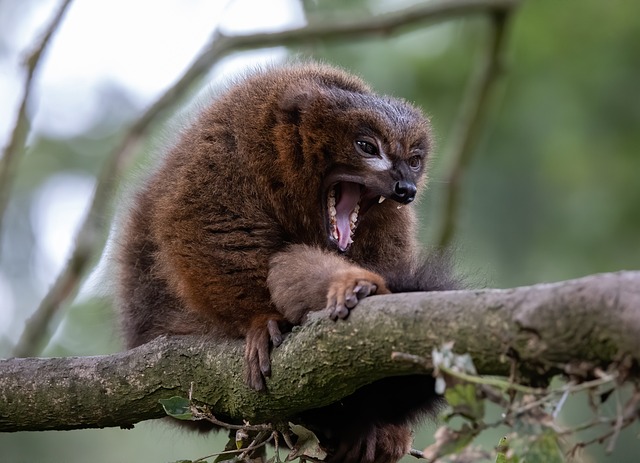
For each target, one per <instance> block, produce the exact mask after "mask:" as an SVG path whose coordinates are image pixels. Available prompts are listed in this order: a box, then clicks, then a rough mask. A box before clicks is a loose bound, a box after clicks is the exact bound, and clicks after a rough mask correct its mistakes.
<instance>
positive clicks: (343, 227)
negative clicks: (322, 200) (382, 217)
mask: <svg viewBox="0 0 640 463" xmlns="http://www.w3.org/2000/svg"><path fill="white" fill-rule="evenodd" d="M377 198H379V199H377ZM376 200H377V202H382V201H384V196H375V197H374V196H372V193H371V192H370V191H368V190H367V188H366V187H365V186H364V185H361V184H359V183H354V182H345V181H342V182H338V183H336V184H334V185H333V186H332V187H331V188H329V193H328V198H327V211H328V214H329V235H330V238H331V239H333V240H334V241H335V242H336V244H337V245H338V248H339V249H340V251H342V252H345V251H346V250H347V249H348V248H349V245H350V244H351V243H353V234H354V232H355V230H356V228H357V227H358V224H359V222H360V220H361V217H362V216H363V215H364V213H365V212H366V211H367V210H368V209H369V208H370V207H371V206H372V205H373V204H374V203H375V202H376Z"/></svg>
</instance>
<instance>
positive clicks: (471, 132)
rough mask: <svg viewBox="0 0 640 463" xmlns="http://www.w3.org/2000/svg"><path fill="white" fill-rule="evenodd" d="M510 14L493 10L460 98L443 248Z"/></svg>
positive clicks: (494, 80) (498, 68)
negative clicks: (482, 45)
mask: <svg viewBox="0 0 640 463" xmlns="http://www.w3.org/2000/svg"><path fill="white" fill-rule="evenodd" d="M509 18H510V13H509V12H508V11H496V12H494V13H493V15H492V16H491V17H490V19H491V25H490V26H491V29H490V32H489V38H488V41H487V45H486V50H485V52H484V54H483V55H482V56H481V59H480V60H479V61H478V65H477V69H476V70H475V72H474V73H473V75H472V76H471V80H470V82H469V86H468V88H467V92H466V96H465V98H464V99H463V100H462V104H461V106H460V111H459V114H458V118H457V120H456V124H455V126H454V128H453V132H452V135H451V137H450V138H449V140H450V146H451V148H450V152H449V153H447V154H446V155H445V158H446V159H451V169H450V171H449V173H448V175H447V180H446V184H447V190H446V194H445V200H444V202H445V204H444V213H443V219H444V220H443V223H442V227H441V231H440V236H439V238H438V240H437V243H438V246H439V247H441V248H446V247H447V246H449V245H450V244H451V240H452V239H453V235H454V232H455V227H456V221H457V219H458V209H459V207H460V193H461V189H462V179H463V177H464V174H465V172H466V170H467V168H468V167H469V164H470V163H471V159H472V157H473V153H474V149H475V147H476V145H477V142H478V138H479V136H480V134H481V133H482V126H483V123H484V122H485V119H486V114H487V112H488V110H489V102H490V99H491V94H492V90H493V89H494V87H495V86H496V83H497V82H498V77H499V76H500V73H501V70H502V67H503V66H502V60H503V54H504V49H505V46H506V42H507V40H506V34H507V30H506V29H507V26H508V23H509Z"/></svg>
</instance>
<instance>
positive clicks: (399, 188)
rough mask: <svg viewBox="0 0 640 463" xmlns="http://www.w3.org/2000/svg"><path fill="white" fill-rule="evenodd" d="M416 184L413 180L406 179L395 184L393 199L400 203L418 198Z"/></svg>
mask: <svg viewBox="0 0 640 463" xmlns="http://www.w3.org/2000/svg"><path fill="white" fill-rule="evenodd" d="M417 191H418V189H417V188H416V184H415V183H413V182H407V181H406V180H400V181H398V182H396V184H395V185H394V186H393V196H392V197H391V199H393V200H394V201H398V202H399V203H403V204H409V203H410V202H411V201H413V200H414V199H416V192H417Z"/></svg>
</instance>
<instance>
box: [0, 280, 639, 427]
mask: <svg viewBox="0 0 640 463" xmlns="http://www.w3.org/2000/svg"><path fill="white" fill-rule="evenodd" d="M451 340H455V342H456V351H458V352H468V353H469V354H471V356H472V357H473V359H474V361H475V364H476V367H477V369H478V371H479V372H480V373H481V374H485V375H508V374H509V373H510V370H511V363H510V362H507V361H505V360H504V358H503V357H504V355H505V354H509V355H512V356H515V357H516V358H517V359H518V364H517V366H518V369H519V371H520V372H521V373H522V375H523V377H524V378H525V379H527V378H528V379H533V380H539V379H541V378H548V377H550V376H552V375H554V374H557V373H559V372H561V371H562V368H563V367H564V366H571V365H574V364H578V363H583V362H588V363H590V364H592V365H594V366H596V365H599V366H607V365H609V364H611V363H612V362H614V361H616V359H618V358H619V357H620V356H621V355H622V354H629V355H631V356H632V358H633V359H634V360H635V361H636V362H637V361H638V360H640V272H639V271H636V272H619V273H609V274H600V275H592V276H588V277H585V278H581V279H577V280H570V281H565V282H561V283H553V284H541V285H534V286H528V287H521V288H514V289H506V290H497V289H490V290H482V291H450V292H433V293H406V294H393V295H386V296H376V297H371V298H367V299H365V300H364V301H362V302H360V304H359V306H358V308H357V309H356V310H354V311H353V313H352V315H351V316H350V318H349V320H347V321H339V322H337V323H334V322H332V321H330V320H328V319H327V317H326V314H325V313H324V312H318V313H316V314H314V316H313V317H312V318H311V320H310V321H309V322H308V323H307V324H305V325H304V326H301V327H299V328H297V329H296V330H294V332H293V333H292V334H291V335H290V336H289V337H288V338H287V339H286V340H285V342H284V343H283V344H282V345H281V346H280V347H278V348H277V349H275V350H274V352H273V376H272V378H271V379H270V380H269V382H268V389H269V391H268V393H257V392H254V391H251V390H249V389H248V388H247V387H246V386H245V385H244V381H243V374H242V373H243V346H242V343H241V342H219V343H213V342H205V341H203V340H201V339H194V338H190V337H183V338H161V339H158V340H155V341H153V342H151V343H149V344H146V345H144V346H141V347H139V348H136V349H133V350H130V351H127V352H123V353H120V354H116V355H110V356H98V357H84V358H77V357H76V358H51V359H41V358H28V359H9V360H1V361H0V398H1V399H0V431H23V430H47V429H76V428H90V427H107V426H130V425H132V424H134V423H136V422H138V421H142V420H147V419H153V418H159V417H162V416H164V413H163V411H162V408H161V406H160V405H159V404H158V399H161V398H168V397H171V396H173V395H180V396H183V397H188V394H189V390H190V389H191V384H192V383H193V399H194V400H196V401H198V402H202V403H206V404H210V405H211V406H212V408H213V411H214V413H215V414H216V417H218V418H220V419H222V420H223V421H226V422H229V421H235V422H238V421H239V420H241V419H248V420H250V421H251V422H252V423H258V422H264V421H272V420H274V421H280V420H286V419H287V418H290V417H292V416H295V415H296V414H297V413H299V412H301V411H303V410H306V409H310V408H314V407H320V406H324V405H327V404H329V403H332V402H335V401H337V400H339V399H341V398H342V397H344V396H346V395H348V394H350V393H352V392H353V391H354V390H355V389H357V388H358V387H361V386H363V385H365V384H368V383H370V382H372V381H375V380H378V379H381V378H384V377H388V376H393V375H402V374H408V373H425V370H424V367H423V366H420V365H417V364H415V363H410V362H398V361H393V360H392V359H391V354H392V352H394V351H400V352H407V353H411V354H418V355H424V356H426V357H428V356H429V354H430V352H431V349H432V348H434V347H439V346H440V345H442V344H443V343H444V342H448V341H451Z"/></svg>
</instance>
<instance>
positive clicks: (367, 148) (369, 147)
mask: <svg viewBox="0 0 640 463" xmlns="http://www.w3.org/2000/svg"><path fill="white" fill-rule="evenodd" d="M356 146H357V147H358V149H359V150H360V151H362V152H363V153H364V154H366V155H368V156H377V155H378V148H377V147H376V145H374V144H373V143H369V142H368V141H364V140H356Z"/></svg>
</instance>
